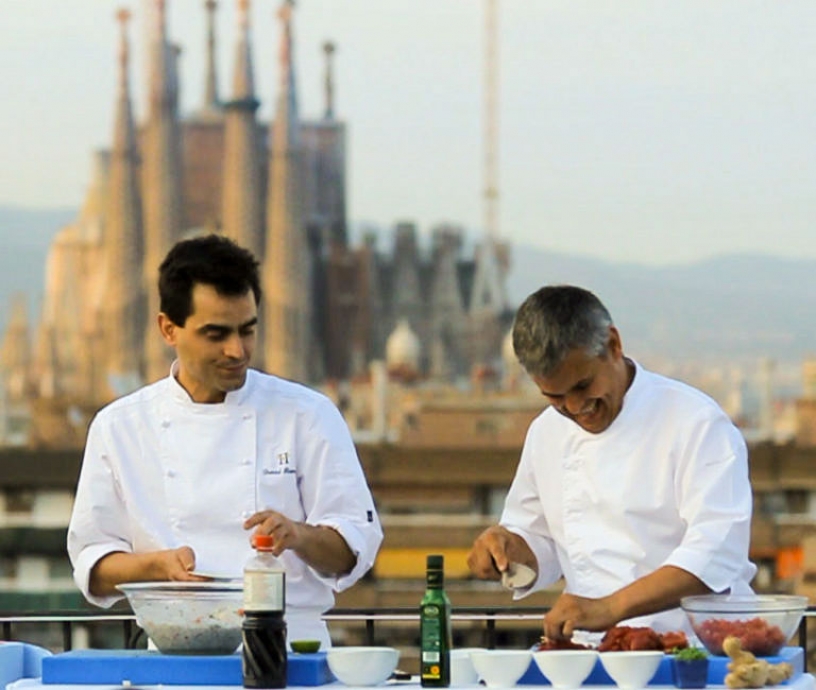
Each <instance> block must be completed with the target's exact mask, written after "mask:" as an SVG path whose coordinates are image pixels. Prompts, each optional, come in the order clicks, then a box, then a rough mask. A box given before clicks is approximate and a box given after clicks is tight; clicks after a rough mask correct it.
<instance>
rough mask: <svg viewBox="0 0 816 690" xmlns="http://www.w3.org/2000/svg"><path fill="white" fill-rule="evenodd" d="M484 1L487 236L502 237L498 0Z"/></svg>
mask: <svg viewBox="0 0 816 690" xmlns="http://www.w3.org/2000/svg"><path fill="white" fill-rule="evenodd" d="M484 1H485V54H484V132H483V136H484V142H483V146H484V223H485V233H486V235H487V237H486V239H487V241H489V242H496V241H498V239H499V174H498V168H499V166H498V158H499V141H498V132H499V112H498V105H499V60H498V57H499V32H498V11H497V9H498V8H497V2H498V0H484Z"/></svg>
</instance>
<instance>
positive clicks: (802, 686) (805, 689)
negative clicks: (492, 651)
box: [6, 673, 816, 690]
mask: <svg viewBox="0 0 816 690" xmlns="http://www.w3.org/2000/svg"><path fill="white" fill-rule="evenodd" d="M121 687H122V686H120V685H116V684H115V683H99V684H93V685H82V684H79V683H77V684H70V685H52V684H50V683H49V684H48V685H44V684H43V683H42V682H41V681H40V679H39V678H23V679H21V680H17V681H14V682H13V683H9V684H8V685H7V686H6V690H101V689H103V688H104V690H112V689H113V688H117V689H118V688H121ZM133 687H134V690H135V689H136V688H137V687H138V688H139V690H159V689H160V688H161V689H162V690H235V689H236V688H240V687H241V686H240V685H138V686H136V685H134V686H133ZM322 687H330V688H345V687H346V686H344V685H343V684H342V683H331V684H330V685H328V686H326V685H321V686H317V688H322ZM377 687H381V688H407V689H408V690H415V689H416V688H419V687H420V685H419V680H415V681H389V682H387V683H383V684H382V685H380V686H377ZM469 687H472V688H484V687H485V686H483V685H472V686H469ZM516 687H517V688H519V690H536V689H540V690H553V689H552V686H549V685H517V686H516ZM766 687H768V688H770V687H776V688H779V690H816V678H814V676H813V675H812V674H810V673H803V674H802V675H801V676H799V678H797V679H796V680H795V681H793V682H792V683H790V684H788V685H777V686H766ZM317 688H315V687H310V688H305V687H304V688H300V687H295V686H290V689H291V690H317ZM652 688H654V689H655V690H658V689H660V688H671V689H672V690H676V688H674V686H673V685H650V686H649V688H648V689H647V690H651V689H652ZM724 688H725V686H724V685H709V686H707V690H718V689H719V690H722V689H724ZM610 689H612V690H614V689H615V686H614V685H582V686H581V689H580V690H610ZM349 690H370V689H369V688H363V687H360V688H356V687H355V688H350V689H349Z"/></svg>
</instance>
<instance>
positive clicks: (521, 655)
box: [470, 649, 533, 688]
mask: <svg viewBox="0 0 816 690" xmlns="http://www.w3.org/2000/svg"><path fill="white" fill-rule="evenodd" d="M470 658H471V660H472V661H473V666H474V667H475V669H476V672H477V673H478V674H479V677H480V678H481V679H482V680H483V681H484V682H485V685H487V687H489V688H510V687H513V686H514V685H515V684H516V683H518V682H519V679H520V678H521V677H522V676H523V675H524V672H525V671H526V670H527V669H528V668H530V661H531V660H532V658H533V653H532V652H531V651H530V650H526V649H525V650H521V649H482V650H478V651H474V652H471V653H470Z"/></svg>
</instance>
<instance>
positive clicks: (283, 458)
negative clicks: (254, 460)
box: [263, 451, 296, 474]
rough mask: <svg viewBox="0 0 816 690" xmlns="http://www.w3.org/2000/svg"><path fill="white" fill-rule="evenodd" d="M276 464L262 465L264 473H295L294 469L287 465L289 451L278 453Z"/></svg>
mask: <svg viewBox="0 0 816 690" xmlns="http://www.w3.org/2000/svg"><path fill="white" fill-rule="evenodd" d="M277 461H278V464H277V466H275V467H264V470H263V473H264V474H296V472H295V470H293V469H292V468H291V467H289V452H288V451H286V452H285V453H278V455H277Z"/></svg>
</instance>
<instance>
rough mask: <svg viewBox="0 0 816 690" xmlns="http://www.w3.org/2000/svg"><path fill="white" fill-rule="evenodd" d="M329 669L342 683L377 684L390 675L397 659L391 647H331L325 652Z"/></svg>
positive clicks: (397, 655)
mask: <svg viewBox="0 0 816 690" xmlns="http://www.w3.org/2000/svg"><path fill="white" fill-rule="evenodd" d="M326 661H327V662H328V664H329V669H330V670H331V672H332V673H333V674H334V675H335V676H336V678H337V680H339V681H340V682H341V683H343V684H344V685H356V686H368V685H379V684H380V683H384V682H385V681H386V680H388V679H389V678H390V677H391V674H392V673H393V672H394V669H395V668H396V667H397V662H398V661H399V650H397V649H394V648H393V647H332V648H331V649H330V650H329V651H328V652H327V653H326Z"/></svg>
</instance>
